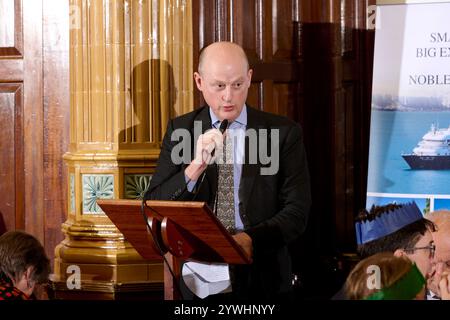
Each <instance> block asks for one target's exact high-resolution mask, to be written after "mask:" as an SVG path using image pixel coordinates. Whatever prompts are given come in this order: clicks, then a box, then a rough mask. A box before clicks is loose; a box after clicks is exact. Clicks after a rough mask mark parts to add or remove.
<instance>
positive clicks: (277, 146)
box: [147, 42, 311, 299]
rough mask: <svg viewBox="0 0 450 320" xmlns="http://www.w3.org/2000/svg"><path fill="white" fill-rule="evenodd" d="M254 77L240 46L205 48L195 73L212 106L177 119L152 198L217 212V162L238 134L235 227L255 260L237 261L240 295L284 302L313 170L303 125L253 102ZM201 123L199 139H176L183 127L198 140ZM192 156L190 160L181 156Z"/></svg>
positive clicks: (304, 220) (166, 140) (303, 224)
mask: <svg viewBox="0 0 450 320" xmlns="http://www.w3.org/2000/svg"><path fill="white" fill-rule="evenodd" d="M251 77H252V70H251V69H249V64H248V60H247V57H246V55H245V53H244V51H243V50H242V48H241V47H240V46H238V45H236V44H234V43H230V42H217V43H213V44H211V45H210V46H208V47H207V48H205V49H204V50H203V51H202V54H201V55H200V59H199V68H198V72H196V73H195V74H194V78H195V83H196V85H197V88H198V89H199V90H200V91H201V92H202V94H203V97H204V99H205V101H206V103H207V106H205V107H203V108H200V109H197V110H195V111H193V112H190V113H188V114H186V115H183V116H180V117H177V118H175V119H173V120H171V121H169V123H168V126H167V131H166V135H165V137H164V140H163V144H162V149H161V154H160V157H159V160H158V166H157V168H156V172H155V174H154V175H153V178H152V180H151V185H150V188H149V190H150V191H151V192H149V194H148V195H147V197H148V198H151V199H177V200H183V201H186V200H196V201H206V202H207V203H208V204H209V205H210V207H211V208H215V209H214V210H215V211H217V207H219V206H220V202H221V200H220V199H221V198H220V197H219V196H218V194H219V193H220V191H218V190H219V189H220V187H221V183H218V179H219V177H218V175H219V174H218V168H217V167H218V165H217V164H216V163H215V162H216V161H215V160H216V158H217V154H220V152H219V151H221V150H222V149H221V148H222V146H223V142H224V137H227V136H229V137H232V138H233V147H232V148H233V154H234V155H233V159H234V160H233V169H234V171H233V179H232V182H233V189H234V194H233V197H234V208H233V214H234V219H232V221H233V228H231V229H229V230H230V232H231V233H232V235H233V238H234V239H235V240H236V242H237V243H238V244H239V245H240V246H241V247H242V248H243V250H244V251H245V252H246V253H247V254H248V255H249V256H251V257H252V259H253V262H252V264H250V265H237V266H234V268H233V278H232V286H233V294H234V295H235V297H238V298H241V299H245V298H262V299H277V298H278V299H280V298H284V297H286V296H289V295H290V294H291V293H292V284H291V283H292V272H291V260H290V256H289V252H288V248H287V245H288V244H289V243H290V242H292V241H293V240H295V239H296V238H297V237H298V236H299V235H300V234H301V233H302V232H303V231H304V229H305V227H306V223H307V217H308V211H309V208H310V203H311V196H310V185H309V174H308V167H307V161H306V155H305V150H304V147H303V142H302V131H301V128H300V126H299V125H298V124H296V123H294V122H293V121H290V120H288V119H287V118H284V117H281V116H277V115H273V114H269V113H265V112H262V111H259V110H256V109H254V108H251V107H249V106H247V105H246V104H245V102H246V99H247V94H248V89H249V87H250V84H251ZM225 119H227V120H228V122H229V123H230V125H229V127H228V130H227V131H226V132H225V134H223V133H222V132H221V131H220V130H219V129H218V128H219V126H220V124H221V123H222V121H223V120H225ZM199 126H200V127H201V130H200V132H198V133H201V135H200V136H199V137H198V138H197V139H195V138H194V139H183V141H179V140H178V139H175V141H172V138H171V137H172V135H173V134H174V133H176V132H177V130H178V133H180V132H181V133H183V132H184V133H186V132H188V133H189V136H190V137H193V136H194V135H195V133H196V131H198V130H197V129H198V128H199ZM249 132H250V133H251V134H249ZM175 136H178V137H179V136H181V135H180V134H174V137H175ZM186 140H190V141H186ZM180 143H181V144H182V145H183V146H184V148H181V149H180V148H179V146H180ZM194 145H195V146H196V151H195V152H192V151H191V150H193V149H194ZM175 150H176V151H175ZM213 150H215V151H214V152H213ZM216 151H217V152H216ZM269 151H270V152H269ZM186 155H187V156H188V157H187V158H188V159H189V161H184V163H179V161H177V160H176V159H179V158H180V157H182V158H183V159H186ZM190 159H193V160H192V161H190ZM219 181H221V180H220V179H219ZM222 181H223V180H222ZM150 193H151V194H150ZM217 199H219V200H218V201H217Z"/></svg>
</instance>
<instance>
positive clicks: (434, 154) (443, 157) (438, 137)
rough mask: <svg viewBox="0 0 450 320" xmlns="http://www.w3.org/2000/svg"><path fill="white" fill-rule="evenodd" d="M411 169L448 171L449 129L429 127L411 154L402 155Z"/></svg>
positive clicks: (449, 166) (449, 159)
mask: <svg viewBox="0 0 450 320" xmlns="http://www.w3.org/2000/svg"><path fill="white" fill-rule="evenodd" d="M402 157H403V159H405V161H406V162H407V163H408V164H409V166H410V167H411V169H429V170H450V127H449V128H446V129H439V128H437V127H436V126H435V125H434V124H432V125H431V129H430V131H428V132H427V133H426V134H425V135H424V136H423V137H422V140H421V141H420V142H419V143H418V145H417V147H415V148H414V149H413V152H412V153H411V154H402Z"/></svg>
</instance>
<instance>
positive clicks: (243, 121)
mask: <svg viewBox="0 0 450 320" xmlns="http://www.w3.org/2000/svg"><path fill="white" fill-rule="evenodd" d="M209 116H210V117H211V123H212V125H213V127H214V128H217V126H218V124H219V123H220V120H219V118H217V116H216V115H215V114H214V112H213V111H212V110H211V107H210V108H209ZM235 122H236V123H237V124H239V125H241V126H246V125H247V106H246V105H245V104H244V107H243V108H242V111H241V113H240V114H239V116H238V117H237V118H236V120H234V121H233V123H235Z"/></svg>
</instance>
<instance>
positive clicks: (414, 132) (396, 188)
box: [367, 109, 450, 195]
mask: <svg viewBox="0 0 450 320" xmlns="http://www.w3.org/2000/svg"><path fill="white" fill-rule="evenodd" d="M433 123H434V124H435V125H438V126H439V128H447V127H449V126H450V112H395V111H379V110H374V109H372V118H371V131H370V148H369V149H370V151H369V177H368V184H367V191H368V192H379V193H403V194H405V193H406V194H409V193H413V194H430V195H433V194H436V195H437V194H450V184H449V181H450V170H412V169H411V168H410V167H409V165H408V164H407V163H406V162H405V160H404V159H403V158H402V153H412V150H413V149H414V148H415V147H416V146H417V144H418V143H419V141H420V140H421V139H422V137H423V136H424V135H425V134H426V133H427V132H428V131H429V130H430V128H431V125H432V124H433Z"/></svg>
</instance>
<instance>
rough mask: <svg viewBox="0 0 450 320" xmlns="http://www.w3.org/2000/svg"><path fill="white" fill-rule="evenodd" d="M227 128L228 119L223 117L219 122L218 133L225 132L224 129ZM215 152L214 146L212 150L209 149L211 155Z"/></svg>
mask: <svg viewBox="0 0 450 320" xmlns="http://www.w3.org/2000/svg"><path fill="white" fill-rule="evenodd" d="M227 128H228V120H227V119H224V120H223V121H222V122H221V123H220V127H219V130H220V133H221V134H223V133H224V132H225V130H227ZM215 153H216V148H214V149H213V151H211V156H212V157H214V154H215Z"/></svg>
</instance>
